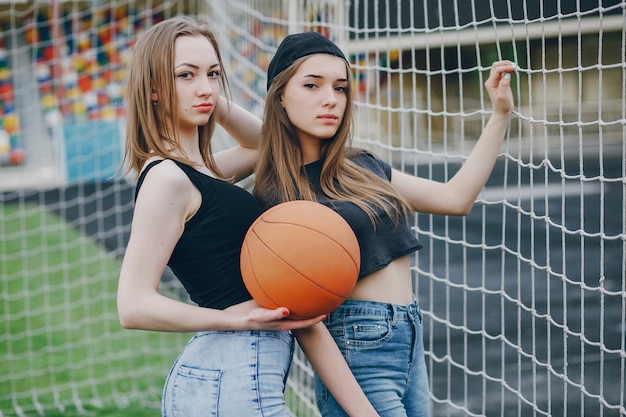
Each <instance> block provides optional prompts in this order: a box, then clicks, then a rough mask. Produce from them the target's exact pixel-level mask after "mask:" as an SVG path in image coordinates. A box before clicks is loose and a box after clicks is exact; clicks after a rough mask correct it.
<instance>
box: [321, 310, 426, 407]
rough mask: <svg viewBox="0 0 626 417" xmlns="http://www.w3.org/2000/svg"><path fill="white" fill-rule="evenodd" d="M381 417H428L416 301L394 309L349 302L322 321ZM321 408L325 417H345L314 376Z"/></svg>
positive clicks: (420, 323) (421, 340)
mask: <svg viewBox="0 0 626 417" xmlns="http://www.w3.org/2000/svg"><path fill="white" fill-rule="evenodd" d="M324 323H325V324H326V327H327V328H328V330H329V331H330V334H331V335H332V336H333V338H334V339H335V342H336V343H337V345H338V346H339V349H340V350H341V352H342V353H343V356H344V357H345V358H346V362H347V363H348V365H349V366H350V369H352V373H353V374H354V376H355V378H356V379H357V381H358V382H359V384H360V385H361V388H362V389H363V392H364V393H365V395H367V398H368V399H369V400H370V402H371V403H372V405H373V406H374V408H375V409H376V411H378V413H379V414H380V416H381V417H407V416H409V417H427V416H429V415H430V393H429V388H428V376H427V373H426V362H425V360H424V344H423V335H422V312H421V310H420V308H419V305H418V304H417V302H413V303H411V304H408V305H396V304H387V303H379V302H373V301H363V300H352V299H348V300H346V301H345V302H344V303H343V304H342V305H341V306H339V308H337V309H336V310H335V311H333V312H332V313H331V314H330V315H329V316H328V318H326V320H325V321H324ZM315 395H316V400H317V406H318V407H319V409H320V412H321V413H322V416H324V417H338V416H342V417H343V416H346V415H347V414H346V413H345V412H344V411H343V410H342V409H341V407H340V406H339V404H337V402H336V401H335V399H334V398H333V397H332V395H331V394H330V392H329V391H328V390H327V389H326V387H325V386H324V385H323V384H322V382H321V381H320V380H319V378H318V377H317V376H316V377H315Z"/></svg>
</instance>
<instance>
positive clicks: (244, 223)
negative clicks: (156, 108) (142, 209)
mask: <svg viewBox="0 0 626 417" xmlns="http://www.w3.org/2000/svg"><path fill="white" fill-rule="evenodd" d="M159 162H161V160H159V161H154V162H152V163H150V164H149V165H148V166H147V167H146V169H145V170H144V171H143V172H142V173H141V175H140V176H139V180H138V182H137V187H136V190H135V198H137V193H138V192H139V188H140V187H141V184H142V183H143V180H144V178H145V176H146V174H147V172H148V171H149V170H150V169H151V168H152V167H153V166H155V165H156V164H158V163H159ZM173 162H175V163H176V165H178V166H179V167H180V169H181V170H183V172H184V173H185V174H187V177H189V179H190V180H191V182H192V183H193V184H194V185H195V186H196V187H197V188H198V190H199V191H200V194H202V203H201V204H200V208H199V209H198V212H197V213H196V214H195V215H194V216H193V217H192V218H191V219H189V220H188V221H187V222H186V223H185V230H184V231H183V234H182V236H181V237H180V240H179V241H178V243H177V244H176V247H175V248H174V251H173V252H172V255H171V257H170V260H169V262H168V266H169V267H170V268H171V270H172V272H174V274H175V275H176V277H177V278H178V279H179V280H180V282H181V283H182V284H183V286H184V287H185V289H186V290H187V292H188V293H189V297H190V298H191V300H193V301H194V302H195V303H197V304H198V305H199V306H201V307H208V308H216V309H224V308H226V307H229V306H231V305H234V304H238V303H241V302H243V301H247V300H250V299H252V297H251V296H250V293H249V292H248V290H247V289H246V287H245V286H244V283H243V279H242V278H241V272H240V269H239V254H240V251H241V245H242V243H243V239H244V237H245V234H246V232H247V231H248V228H249V227H250V225H251V224H252V222H254V220H255V219H256V218H257V217H258V216H259V215H260V213H261V209H260V207H259V205H258V203H257V201H256V199H255V198H254V197H253V196H252V194H250V193H249V192H247V191H246V190H244V189H243V188H241V187H239V186H237V185H234V184H229V183H227V182H226V181H222V180H219V179H216V178H212V177H210V176H208V175H204V174H203V173H201V172H199V171H197V170H195V169H194V168H193V167H190V166H188V165H185V164H183V163H180V162H177V161H173Z"/></svg>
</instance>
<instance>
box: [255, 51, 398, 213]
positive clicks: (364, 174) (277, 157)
mask: <svg viewBox="0 0 626 417" xmlns="http://www.w3.org/2000/svg"><path fill="white" fill-rule="evenodd" d="M306 58H308V56H304V57H302V58H299V59H297V60H295V61H294V62H293V63H292V64H291V65H290V66H289V67H288V68H287V69H285V70H284V71H282V72H281V73H279V74H278V75H277V76H276V77H275V78H274V80H273V81H272V84H271V86H270V87H269V89H268V92H267V97H266V99H265V110H264V120H263V127H262V129H261V138H262V139H261V142H260V145H259V150H260V156H259V161H258V162H257V166H256V170H255V178H256V184H255V187H254V190H253V194H254V195H255V197H257V198H258V199H259V200H260V201H261V203H262V204H263V205H264V206H266V207H270V206H273V205H276V204H279V203H283V202H286V201H292V200H310V201H317V197H316V194H315V190H314V189H313V188H312V186H311V183H310V182H309V180H308V178H307V174H306V171H305V170H304V168H303V165H304V161H303V158H302V153H301V150H300V143H299V141H298V133H297V131H296V128H295V127H294V125H293V124H292V123H291V121H290V120H289V117H288V116H287V113H286V112H285V110H284V108H283V107H282V105H281V95H282V93H283V92H284V90H285V86H286V85H287V82H288V81H289V80H290V79H291V77H292V76H293V74H294V73H295V72H296V71H297V69H298V67H299V66H300V65H301V63H302V62H303V61H304V60H305V59H306ZM346 72H347V74H348V78H350V67H349V64H348V63H347V62H346ZM346 95H347V98H348V100H347V104H346V109H345V113H344V116H343V119H342V121H341V124H340V126H339V128H338V129H337V132H336V133H335V136H334V137H333V138H331V139H328V140H325V141H323V143H322V152H321V161H322V173H321V177H320V184H321V188H322V191H323V193H324V194H325V195H326V196H328V197H330V198H331V199H335V200H340V201H348V202H351V203H353V204H355V205H357V206H358V207H360V208H361V209H362V210H364V211H365V212H366V213H367V214H368V216H369V217H370V220H372V222H375V217H376V216H375V211H374V210H373V208H372V206H378V207H380V208H382V209H383V210H384V211H385V212H386V213H387V214H388V215H390V216H391V217H392V218H393V219H395V220H396V221H397V220H398V219H399V218H400V217H402V216H403V215H404V214H405V213H406V212H407V210H408V205H407V204H406V202H405V200H404V199H403V198H402V197H401V196H400V195H399V194H398V193H397V192H396V190H395V189H394V188H393V187H392V186H391V184H390V183H389V182H387V181H385V180H384V179H383V178H380V177H378V176H376V175H375V174H373V173H371V172H370V171H368V170H367V169H365V168H363V167H361V166H360V165H358V164H356V163H355V162H353V161H352V160H351V159H350V158H349V157H350V156H352V155H353V154H356V153H358V152H359V150H357V149H355V148H352V147H351V144H352V113H353V104H352V86H351V84H350V83H348V86H347V90H346Z"/></svg>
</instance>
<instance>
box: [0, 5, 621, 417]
mask: <svg viewBox="0 0 626 417" xmlns="http://www.w3.org/2000/svg"><path fill="white" fill-rule="evenodd" d="M177 14H187V15H192V16H195V17H197V18H198V19H199V20H203V21H206V22H208V23H209V24H210V25H211V26H212V27H213V28H214V29H215V31H216V33H217V34H218V37H219V40H220V42H221V46H222V48H223V53H224V58H225V61H226V66H227V68H226V71H227V74H228V75H229V77H230V82H231V87H232V89H233V98H234V100H235V101H236V102H237V103H239V104H241V105H243V106H245V107H247V108H248V109H250V110H251V111H253V112H255V113H256V114H258V115H259V116H262V102H263V97H264V93H265V88H264V86H265V70H266V68H267V64H268V62H269V58H270V57H271V56H272V54H273V52H274V50H275V48H276V46H277V44H278V42H279V41H280V40H281V39H282V38H283V37H284V36H285V35H287V34H288V33H290V32H299V31H304V30H317V31H320V32H321V33H323V34H324V35H326V36H328V37H330V38H332V39H334V40H336V41H337V42H338V43H339V44H340V45H341V47H342V48H343V49H344V50H345V51H346V52H347V53H348V54H349V56H350V60H351V63H352V67H353V75H354V78H353V79H354V83H355V85H356V86H357V97H356V100H357V108H358V116H357V117H358V119H357V123H356V126H355V127H356V131H355V133H356V138H355V145H356V146H361V147H366V148H368V149H371V150H372V151H374V152H375V153H377V154H378V155H380V156H381V157H383V158H385V159H386V160H388V161H390V162H391V163H393V165H394V166H395V167H397V168H400V169H403V170H406V171H407V172H412V173H418V174H419V175H422V176H424V177H429V178H434V179H440V180H445V179H446V178H448V177H450V176H451V175H453V174H454V172H455V171H456V169H457V168H458V166H459V164H461V163H462V162H463V160H464V158H465V156H466V155H467V154H468V152H469V151H470V150H471V148H472V146H473V143H474V141H475V140H476V139H477V137H478V135H479V134H480V131H481V129H482V126H483V125H484V123H485V122H486V120H487V118H488V116H489V111H490V108H489V100H488V97H486V95H485V93H484V90H483V87H482V84H483V82H484V81H485V79H486V77H487V74H488V71H489V66H490V64H491V62H493V61H494V60H497V59H510V60H512V61H515V62H517V64H518V66H519V70H518V71H517V74H516V75H515V77H514V79H513V90H514V94H515V97H516V102H517V107H516V111H515V114H514V116H513V119H512V122H511V126H510V130H509V132H508V134H507V139H506V142H505V145H504V146H503V149H502V154H501V156H500V158H499V161H498V164H497V166H496V169H495V170H494V173H493V175H492V176H491V179H490V181H489V183H488V184H487V186H486V187H485V190H484V192H483V193H482V194H481V196H480V197H479V199H478V201H477V204H476V206H475V208H474V210H473V211H472V213H471V214H470V215H469V216H468V217H467V218H461V219H459V218H446V217H437V216H428V215H421V214H418V215H416V216H415V231H416V233H417V235H418V237H419V238H420V240H421V241H422V242H423V243H424V244H425V246H426V248H425V249H424V250H422V251H420V252H419V253H418V254H416V256H415V257H414V263H413V271H414V283H415V294H416V296H417V297H418V300H419V302H420V304H421V306H422V309H423V312H424V328H425V347H426V353H427V364H428V368H429V373H430V381H431V392H432V395H431V397H432V406H433V415H434V416H466V415H469V416H565V415H568V416H569V415H571V416H626V394H625V391H626V371H625V368H626V255H625V253H626V141H625V138H626V45H625V43H626V29H625V28H626V2H624V1H619V0H561V1H551V2H544V1H541V0H506V1H504V0H503V1H497V2H496V1H493V0H473V1H458V0H353V1H350V0H229V1H227V2H226V1H218V0H214V1H212V0H206V1H179V2H173V1H162V0H154V1H151V0H150V1H134V0H120V1H113V2H103V1H76V0H68V1H53V0H49V1H35V0H22V1H8V0H7V1H0V25H1V32H0V34H1V36H0V122H1V125H0V126H1V128H2V129H0V285H1V286H0V318H1V320H0V322H1V323H2V326H3V331H1V332H0V358H1V360H0V416H3V417H4V416H45V415H66V413H69V412H70V410H73V412H77V413H79V414H80V413H93V412H94V410H98V409H101V408H105V407H111V406H113V407H120V408H122V407H125V406H126V405H128V404H131V403H135V404H139V406H140V407H142V408H145V409H147V410H154V415H158V407H159V401H160V395H161V388H162V384H163V381H164V378H165V375H166V373H167V371H168V369H169V366H170V365H171V363H172V361H173V360H174V359H175V357H176V355H177V354H178V352H179V351H180V349H181V347H182V345H183V344H184V343H186V340H187V339H188V338H189V335H185V334H182V335H181V334H157V333H151V332H140V331H127V330H123V329H121V328H120V326H119V323H118V321H117V314H116V311H115V287H116V281H117V274H118V271H119V262H120V257H121V256H122V254H123V252H124V247H125V242H126V240H127V237H128V232H129V223H130V219H131V216H132V192H133V187H134V184H133V182H132V180H129V179H124V178H119V177H118V176H117V170H118V168H119V163H120V161H121V149H122V144H123V140H124V138H123V126H124V109H123V103H122V100H123V86H122V81H123V76H124V64H125V62H126V60H127V57H128V52H129V49H130V48H131V47H132V44H133V42H134V39H135V38H136V36H137V35H138V34H140V33H141V32H142V31H143V30H145V29H146V28H149V27H150V26H152V25H153V24H154V23H156V22H158V21H161V20H163V19H165V18H168V17H171V16H174V15H177ZM216 141H217V142H218V145H217V146H218V147H219V146H228V145H229V144H230V143H231V142H230V139H229V138H228V137H227V136H226V135H225V134H224V132H222V131H218V134H217V138H216ZM241 185H242V186H244V187H248V186H250V183H249V182H244V183H242V184H241ZM161 291H164V292H167V293H169V294H172V296H176V297H183V296H182V295H181V288H180V286H178V285H177V282H176V280H175V279H173V277H172V276H171V273H166V274H165V275H164V278H163V285H162V287H161ZM183 298H184V297H183ZM286 400H287V402H288V404H289V406H290V408H291V410H292V411H293V413H294V415H298V416H314V415H318V413H317V411H316V409H315V406H314V400H313V397H312V384H311V370H310V367H309V366H308V363H307V361H306V359H305V358H304V357H303V355H302V354H301V352H297V353H296V356H295V358H294V366H293V369H292V374H291V377H290V380H289V386H288V392H287V393H286Z"/></svg>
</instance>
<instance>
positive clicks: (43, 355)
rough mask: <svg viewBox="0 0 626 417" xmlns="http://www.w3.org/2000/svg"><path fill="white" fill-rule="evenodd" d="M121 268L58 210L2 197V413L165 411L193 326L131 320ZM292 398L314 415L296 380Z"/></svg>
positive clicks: (125, 416) (135, 415) (5, 416)
mask: <svg viewBox="0 0 626 417" xmlns="http://www.w3.org/2000/svg"><path fill="white" fill-rule="evenodd" d="M119 268H120V261H119V259H117V258H115V257H113V256H111V255H110V254H109V253H107V251H106V250H104V249H103V248H101V247H100V246H99V245H97V244H96V243H94V242H93V241H92V240H91V239H89V238H88V237H87V236H85V235H84V234H82V233H80V232H79V231H77V230H76V229H75V228H73V227H71V226H69V225H68V224H66V223H65V222H63V221H62V220H61V219H59V218H58V217H57V216H56V215H53V214H51V213H48V212H46V211H44V210H41V209H39V208H38V207H35V206H19V207H18V206H7V205H5V206H0V323H2V325H3V327H4V329H3V331H2V332H0V358H2V360H0V417H14V416H18V415H27V416H29V417H30V416H33V417H34V416H37V417H40V416H44V417H78V416H84V415H88V416H92V417H113V416H115V417H131V416H132V417H158V416H160V410H159V406H160V398H161V390H162V388H163V383H164V379H165V376H166V375H167V372H168V370H169V368H170V366H171V364H172V362H173V361H174V359H175V358H176V355H178V353H179V352H180V349H181V347H182V346H183V345H184V344H185V343H186V342H187V340H188V339H189V337H190V336H189V335H187V334H175V333H154V332H144V331H136V330H135V331H133V330H125V329H123V328H122V327H121V326H120V325H119V322H118V317H117V311H116V306H115V295H116V288H117V279H118V274H119ZM286 400H287V402H288V403H289V404H290V407H291V409H292V410H297V414H298V415H301V416H312V415H314V414H313V412H312V411H311V409H310V408H308V407H306V406H305V405H304V404H303V403H302V402H301V400H300V399H299V398H298V397H297V396H296V395H295V394H294V393H293V392H292V391H291V390H289V389H288V390H287V394H286ZM18 410H19V413H18ZM20 413H21V414H20Z"/></svg>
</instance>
